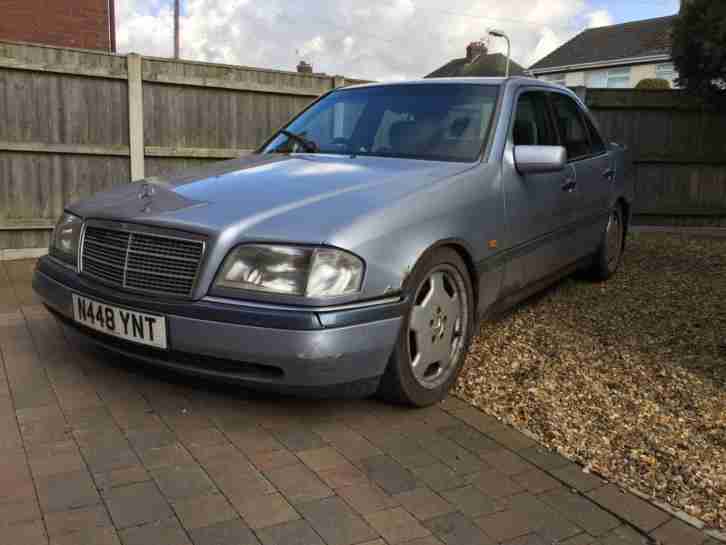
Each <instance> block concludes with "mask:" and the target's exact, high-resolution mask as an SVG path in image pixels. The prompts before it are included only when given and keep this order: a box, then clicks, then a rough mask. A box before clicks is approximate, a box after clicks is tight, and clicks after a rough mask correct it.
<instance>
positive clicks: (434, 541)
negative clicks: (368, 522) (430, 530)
mask: <svg viewBox="0 0 726 545" xmlns="http://www.w3.org/2000/svg"><path fill="white" fill-rule="evenodd" d="M363 545H367V544H363ZM370 545H385V543H384V542H383V540H381V542H380V544H378V543H371V544H370ZM405 545H442V542H441V541H439V539H438V538H436V537H435V536H433V535H430V536H426V537H421V538H418V539H414V540H411V541H407V542H406V543H405Z"/></svg>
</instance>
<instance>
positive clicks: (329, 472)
mask: <svg viewBox="0 0 726 545" xmlns="http://www.w3.org/2000/svg"><path fill="white" fill-rule="evenodd" d="M318 476H319V477H320V479H321V480H322V481H323V482H324V483H325V484H326V485H328V486H329V487H330V488H332V489H334V490H337V489H338V488H344V487H347V486H355V485H360V484H365V483H367V482H368V478H367V477H366V476H365V475H364V474H363V473H362V472H361V471H360V470H359V469H358V468H356V467H355V466H354V465H353V464H351V463H349V462H345V464H343V465H340V466H336V467H333V468H330V469H325V470H323V471H320V472H318Z"/></svg>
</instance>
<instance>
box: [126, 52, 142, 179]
mask: <svg viewBox="0 0 726 545" xmlns="http://www.w3.org/2000/svg"><path fill="white" fill-rule="evenodd" d="M126 71H127V73H128V94H129V159H130V162H131V165H130V167H131V168H130V170H131V181H132V182H135V181H137V180H141V179H142V178H143V177H144V94H143V88H142V85H143V83H142V81H141V55H138V54H136V53H129V54H128V55H126Z"/></svg>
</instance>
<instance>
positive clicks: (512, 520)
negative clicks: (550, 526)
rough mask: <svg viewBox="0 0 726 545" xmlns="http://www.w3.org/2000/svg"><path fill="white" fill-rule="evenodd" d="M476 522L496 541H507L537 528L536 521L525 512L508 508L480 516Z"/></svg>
mask: <svg viewBox="0 0 726 545" xmlns="http://www.w3.org/2000/svg"><path fill="white" fill-rule="evenodd" d="M476 523H477V525H478V526H479V527H480V528H481V529H482V530H484V532H486V533H487V535H490V536H491V537H493V538H494V539H495V540H496V541H497V542H500V541H509V540H511V539H514V538H516V537H519V536H522V535H525V534H529V533H531V532H534V531H536V530H538V529H539V524H538V523H537V521H536V520H532V519H531V518H530V517H528V516H527V514H526V513H522V512H520V511H513V510H510V509H508V510H506V511H499V512H497V513H493V514H491V515H486V516H484V517H480V518H478V519H477V520H476Z"/></svg>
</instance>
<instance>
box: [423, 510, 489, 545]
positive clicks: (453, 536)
mask: <svg viewBox="0 0 726 545" xmlns="http://www.w3.org/2000/svg"><path fill="white" fill-rule="evenodd" d="M424 526H426V527H427V528H428V529H429V530H430V531H431V532H432V533H433V534H434V535H436V537H438V538H439V539H440V540H441V541H443V542H444V543H446V545H493V544H494V541H493V540H492V539H491V538H490V537H489V536H487V535H486V534H485V533H484V532H482V530H481V529H480V528H478V527H477V526H476V525H475V524H474V523H473V522H472V521H471V520H469V519H468V518H467V517H465V516H464V515H463V514H461V513H459V512H455V513H449V514H448V515H442V516H440V517H436V518H433V519H430V520H428V521H426V522H425V523H424Z"/></svg>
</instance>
